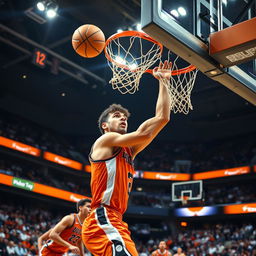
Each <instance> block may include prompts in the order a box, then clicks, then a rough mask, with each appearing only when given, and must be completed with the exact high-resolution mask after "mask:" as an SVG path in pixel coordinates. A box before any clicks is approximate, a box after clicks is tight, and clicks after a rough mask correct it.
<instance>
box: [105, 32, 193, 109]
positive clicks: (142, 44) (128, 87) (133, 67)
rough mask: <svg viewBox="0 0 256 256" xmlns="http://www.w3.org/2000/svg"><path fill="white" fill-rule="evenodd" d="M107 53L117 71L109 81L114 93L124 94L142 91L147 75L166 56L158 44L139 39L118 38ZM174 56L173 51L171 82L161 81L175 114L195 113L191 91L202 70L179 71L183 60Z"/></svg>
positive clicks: (112, 42) (169, 57) (109, 46)
mask: <svg viewBox="0 0 256 256" xmlns="http://www.w3.org/2000/svg"><path fill="white" fill-rule="evenodd" d="M127 38H129V40H127ZM106 52H107V54H108V55H109V57H110V59H111V61H110V60H109V58H108V64H109V66H110V68H111V70H112V72H113V77H112V79H111V80H110V81H109V82H110V84H111V85H112V88H113V89H114V90H118V91H119V92H121V93H122V94H126V93H129V94H134V93H135V92H136V91H138V90H139V84H140V79H141V77H142V75H143V73H145V72H149V71H148V70H149V69H150V68H152V66H153V65H154V64H155V63H156V62H157V61H159V62H161V56H162V55H161V53H162V50H161V47H160V46H159V45H158V44H155V43H153V42H150V41H147V40H144V39H143V38H140V37H138V36H131V37H118V38H115V39H113V40H111V41H110V42H109V44H108V45H107V46H106ZM172 56H173V54H172V52H171V51H169V52H168V56H167V58H165V59H167V60H168V62H170V61H171V62H172V67H171V70H170V72H172V76H171V78H170V80H168V81H167V80H166V79H161V78H160V80H161V82H162V83H163V84H164V85H165V86H166V87H167V88H168V92H169V97H170V99H171V109H172V111H173V112H174V113H177V112H179V113H184V114H188V113H189V111H190V110H193V106H192V104H191V92H192V89H193V87H194V83H195V78H196V75H197V72H198V70H197V69H191V70H190V72H186V71H185V69H183V70H182V71H179V68H178V65H177V62H178V59H179V57H178V56H177V57H175V58H174V60H172ZM154 66H156V65H154ZM154 66H153V67H154ZM149 73H152V71H151V72H149Z"/></svg>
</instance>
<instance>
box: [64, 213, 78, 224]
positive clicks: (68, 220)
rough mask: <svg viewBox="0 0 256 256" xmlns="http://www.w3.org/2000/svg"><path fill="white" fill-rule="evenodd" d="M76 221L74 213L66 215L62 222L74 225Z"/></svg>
mask: <svg viewBox="0 0 256 256" xmlns="http://www.w3.org/2000/svg"><path fill="white" fill-rule="evenodd" d="M74 219H75V214H74V213H70V214H68V215H65V216H64V217H63V218H62V219H61V222H64V223H66V224H69V225H70V224H73V222H74Z"/></svg>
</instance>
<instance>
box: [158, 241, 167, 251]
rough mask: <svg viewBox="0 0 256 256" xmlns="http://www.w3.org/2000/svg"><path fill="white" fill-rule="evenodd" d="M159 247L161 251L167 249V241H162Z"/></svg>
mask: <svg viewBox="0 0 256 256" xmlns="http://www.w3.org/2000/svg"><path fill="white" fill-rule="evenodd" d="M158 247H159V249H160V250H161V251H163V250H165V249H166V243H165V241H160V243H159V245H158Z"/></svg>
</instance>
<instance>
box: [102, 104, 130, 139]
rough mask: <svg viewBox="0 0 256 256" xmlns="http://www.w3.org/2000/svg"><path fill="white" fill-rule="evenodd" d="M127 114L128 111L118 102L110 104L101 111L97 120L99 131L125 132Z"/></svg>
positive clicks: (128, 114)
mask: <svg viewBox="0 0 256 256" xmlns="http://www.w3.org/2000/svg"><path fill="white" fill-rule="evenodd" d="M129 116H130V113H129V111H128V110H127V109H126V108H124V107H122V106H121V105H120V104H112V105H110V106H109V107H108V108H107V109H105V110H104V111H103V112H102V113H101V115H100V117H99V120H98V124H99V129H100V131H101V133H102V134H104V133H105V132H118V133H120V134H125V133H126V131H127V127H128V123H127V119H128V117H129Z"/></svg>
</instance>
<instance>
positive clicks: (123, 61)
mask: <svg viewBox="0 0 256 256" xmlns="http://www.w3.org/2000/svg"><path fill="white" fill-rule="evenodd" d="M115 62H117V63H119V64H123V65H126V61H125V60H124V59H123V58H122V57H120V56H116V58H115Z"/></svg>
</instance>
